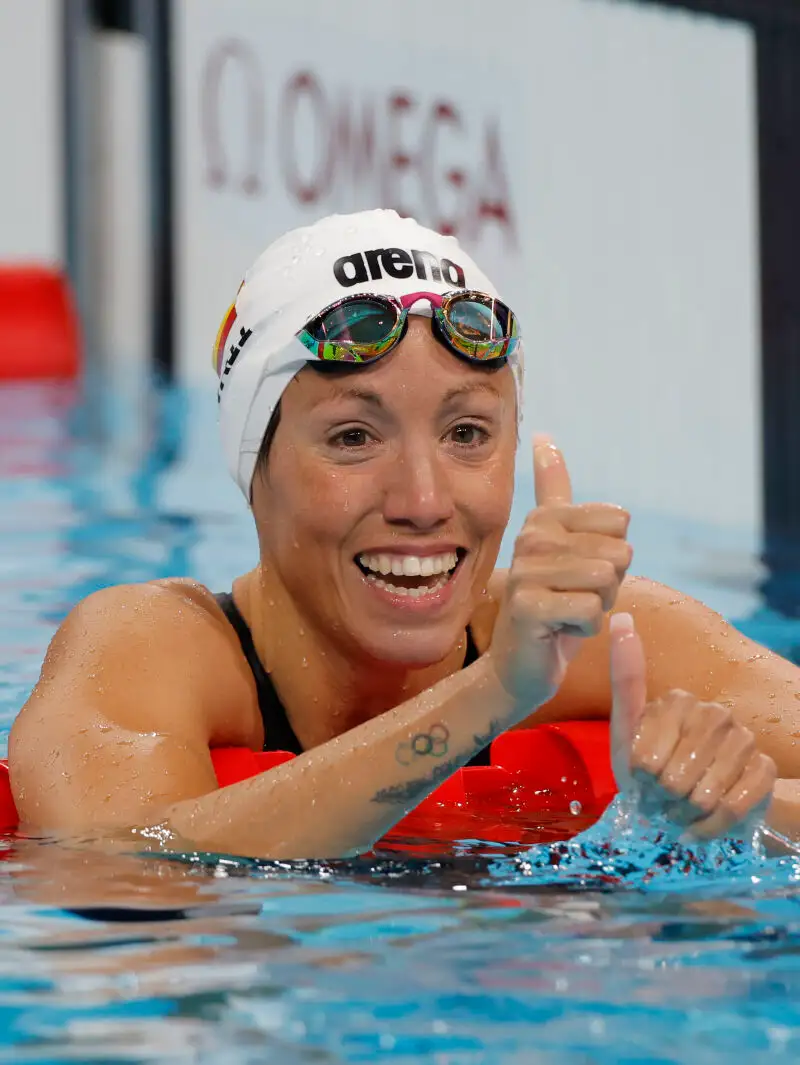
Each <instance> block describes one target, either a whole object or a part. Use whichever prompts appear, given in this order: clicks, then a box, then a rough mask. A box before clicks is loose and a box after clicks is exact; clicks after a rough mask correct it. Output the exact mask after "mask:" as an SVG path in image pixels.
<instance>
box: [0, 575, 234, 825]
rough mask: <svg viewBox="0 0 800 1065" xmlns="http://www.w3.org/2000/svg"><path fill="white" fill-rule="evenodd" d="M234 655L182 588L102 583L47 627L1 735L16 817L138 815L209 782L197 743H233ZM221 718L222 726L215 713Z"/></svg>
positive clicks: (37, 821) (205, 755)
mask: <svg viewBox="0 0 800 1065" xmlns="http://www.w3.org/2000/svg"><path fill="white" fill-rule="evenodd" d="M240 658H241V656H238V658H237V654H236V648H235V646H234V645H232V643H231V641H230V640H229V639H228V638H227V637H226V634H225V631H224V628H223V626H222V624H216V623H215V620H214V618H213V617H212V615H211V614H210V612H209V610H208V609H206V608H205V607H204V606H203V604H202V602H201V601H199V597H198V596H197V594H196V593H195V591H194V590H193V589H192V588H191V586H179V585H173V584H146V585H140V586H135V587H117V588H109V589H105V590H104V591H102V592H98V593H96V594H95V595H92V596H90V597H89V598H87V599H86V600H84V601H83V602H82V603H81V604H79V605H78V606H77V607H76V608H75V609H74V610H73V611H72V612H71V613H70V615H69V616H68V617H67V619H66V620H65V621H64V623H63V624H62V626H61V627H60V629H59V630H58V632H57V633H56V635H55V637H54V638H53V641H52V643H51V645H50V648H49V650H48V652H47V656H46V658H45V661H44V665H43V667H42V672H41V676H40V679H39V682H38V683H37V685H36V687H35V688H34V690H33V692H32V694H31V696H30V698H29V700H28V702H27V703H26V704H25V706H24V707H23V709H22V710H21V712H20V714H19V716H18V717H17V720H16V721H15V722H14V725H13V727H12V730H11V736H10V739H9V765H10V770H11V780H12V787H13V790H14V796H15V799H16V802H17V807H18V809H19V812H20V820H21V822H22V823H23V824H27V825H34V826H37V827H41V828H45V829H70V830H83V829H86V828H89V827H95V826H104V827H111V826H119V827H122V826H133V825H140V824H143V823H148V822H151V821H152V820H153V818H154V817H156V816H157V814H158V810H159V809H160V808H162V807H166V806H168V805H169V804H171V803H173V802H176V801H179V800H181V799H187V798H193V797H197V796H198V795H202V794H205V793H207V792H209V791H212V790H214V789H215V788H216V778H215V775H214V770H213V766H212V764H211V757H210V753H209V745H210V744H211V742H212V741H216V742H243V741H244V739H245V738H246V737H245V736H239V735H237V734H236V733H237V728H238V729H240V730H241V729H242V728H244V730H245V732H246V728H247V726H246V724H244V725H242V724H241V722H242V720H244V719H246V717H247V715H246V713H245V714H244V719H243V718H242V715H241V714H239V715H238V723H237V713H236V708H237V707H243V708H246V707H248V705H249V703H250V701H251V700H252V691H251V690H249V688H248V677H247V673H246V670H243V669H242V668H241V666H242V663H241V661H240ZM224 701H227V702H228V703H229V705H230V707H231V710H232V714H231V717H232V719H233V723H232V730H231V735H229V736H225V735H224V731H225V727H226V726H225V724H224V718H223V715H222V714H221V713H220V709H221V706H222V703H223V702H224Z"/></svg>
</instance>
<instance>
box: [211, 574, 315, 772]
mask: <svg viewBox="0 0 800 1065" xmlns="http://www.w3.org/2000/svg"><path fill="white" fill-rule="evenodd" d="M214 598H215V599H216V601H217V603H218V604H219V607H220V609H221V610H222V612H223V614H224V615H225V617H226V618H227V619H228V621H229V622H230V623H231V625H232V626H233V628H234V629H235V631H236V635H237V636H238V637H239V643H240V644H241V645H242V653H243V654H244V657H245V658H246V659H247V664H248V665H249V666H250V669H251V670H252V671H253V679H254V680H255V682H256V692H257V693H258V708H259V710H260V711H261V720H262V721H263V722H264V750H265V751H291V752H292V754H302V753H303V748H302V746H301V745H300V740H298V738H297V736H296V734H295V731H294V729H293V728H292V725H291V722H290V721H289V718H288V717H287V716H286V709H285V707H284V705H283V703H282V702H281V701H280V699H279V698H278V693H277V692H276V691H275V685H274V684H273V683H272V681H271V680H270V676H269V673H267V671H266V670H265V669H264V667H263V665H262V664H261V659H260V658H259V657H258V652H257V651H256V645H255V644H254V643H253V635H252V633H251V632H250V629H249V627H248V624H247V622H246V621H245V620H244V618H243V617H242V614H241V611H240V610H239V608H238V607H237V605H236V603H235V602H234V601H233V596H232V595H231V594H230V592H221V593H220V594H219V595H215V596H214Z"/></svg>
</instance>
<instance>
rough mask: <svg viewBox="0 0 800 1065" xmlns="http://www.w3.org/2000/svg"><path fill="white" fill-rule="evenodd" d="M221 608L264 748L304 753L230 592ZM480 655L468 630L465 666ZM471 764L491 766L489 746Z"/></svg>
mask: <svg viewBox="0 0 800 1065" xmlns="http://www.w3.org/2000/svg"><path fill="white" fill-rule="evenodd" d="M214 598H215V599H216V601H217V603H218V605H219V608H220V610H222V612H223V614H224V615H225V617H226V618H227V619H228V621H229V622H230V623H231V625H232V626H233V629H234V631H235V632H236V635H237V636H238V637H239V643H240V644H241V646H242V654H243V655H244V657H245V658H246V659H247V664H248V665H249V666H250V669H251V670H252V673H253V679H254V680H255V682H256V692H257V693H258V707H259V710H260V711H261V720H262V721H263V723H264V750H265V751H291V753H292V754H302V753H303V748H302V746H301V744H300V740H298V738H297V735H296V733H295V731H294V729H293V728H292V725H291V722H290V721H289V718H288V717H287V716H286V708H285V707H284V705H283V703H282V702H281V701H280V699H279V698H278V693H277V692H276V691H275V685H274V684H273V683H272V680H271V679H270V676H269V673H267V671H266V669H264V666H263V665H262V663H261V659H260V658H259V657H258V652H257V651H256V645H255V644H254V643H253V635H252V633H251V632H250V628H249V626H248V624H247V622H246V621H245V620H244V618H243V617H242V613H241V611H240V610H239V608H238V607H237V605H236V603H235V602H234V600H233V596H232V595H231V593H230V592H220V593H219V594H217V595H215V596H214ZM479 657H480V653H479V651H478V648H477V647H476V646H475V641H474V640H473V638H472V631H471V630H470V629H467V650H466V653H465V655H464V668H465V669H466V667H467V666H469V665H472V663H473V662H475V661H476V659H478V658H479ZM468 764H469V765H471V766H476V765H489V748H488V747H485V748H484V749H483V750H482V751H478V753H477V754H476V755H475V756H474V757H473V758H472V760H471V761H470V762H469V763H468Z"/></svg>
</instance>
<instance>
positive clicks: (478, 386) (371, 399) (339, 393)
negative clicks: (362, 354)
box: [314, 381, 502, 410]
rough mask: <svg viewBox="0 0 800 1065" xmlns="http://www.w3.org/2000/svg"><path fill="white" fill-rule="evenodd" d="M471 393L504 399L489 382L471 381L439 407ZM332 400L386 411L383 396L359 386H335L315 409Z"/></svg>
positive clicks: (451, 391)
mask: <svg viewBox="0 0 800 1065" xmlns="http://www.w3.org/2000/svg"><path fill="white" fill-rule="evenodd" d="M471 392H488V393H489V395H491V396H495V397H496V398H497V399H502V395H501V393H500V391H499V390H498V389H497V388H495V386H494V385H493V384H490V383H489V382H488V381H471V382H470V383H469V384H466V385H460V386H459V387H458V388H451V389H448V391H447V392H445V394H444V396H442V401H441V403H440V404H439V405H440V406H441V407H449V406H450V405H451V404H452V403H453V402H454V401H455V400H458V399H462V398H463V397H464V396H466V395H469V394H470V393H471ZM331 399H357V400H361V401H362V402H363V403H368V404H369V405H370V406H372V407H376V408H378V409H380V410H385V409H386V404H385V403H384V401H383V397H382V396H380V395H379V394H378V393H377V392H373V391H371V390H370V389H368V388H359V387H358V386H357V385H334V387H333V389H332V390H331V391H330V392H328V393H327V395H325V396H322V397H321V398H320V399H318V400H317V402H316V403H315V404H314V409H315V408H317V407H319V406H321V405H322V404H323V403H327V402H329V401H330V400H331Z"/></svg>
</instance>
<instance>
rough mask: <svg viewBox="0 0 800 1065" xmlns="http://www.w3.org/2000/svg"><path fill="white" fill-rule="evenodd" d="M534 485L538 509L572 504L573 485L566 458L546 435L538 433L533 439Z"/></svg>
mask: <svg viewBox="0 0 800 1065" xmlns="http://www.w3.org/2000/svg"><path fill="white" fill-rule="evenodd" d="M533 485H534V490H535V493H536V506H537V507H543V506H546V505H547V504H548V503H571V502H572V485H571V483H570V479H569V471H568V470H567V464H566V462H565V461H564V456H563V455H562V454H561V452H560V451H559V449H558V448H557V447H556V445H555V444H554V443H553V440H552V438H551V437H549V436H548V435H547V434H546V433H537V434H536V435H535V436H534V438H533Z"/></svg>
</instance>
